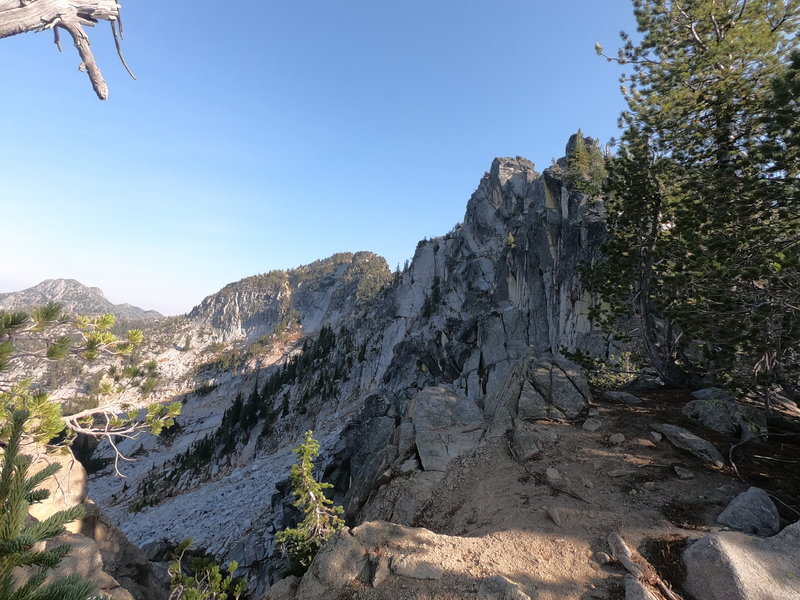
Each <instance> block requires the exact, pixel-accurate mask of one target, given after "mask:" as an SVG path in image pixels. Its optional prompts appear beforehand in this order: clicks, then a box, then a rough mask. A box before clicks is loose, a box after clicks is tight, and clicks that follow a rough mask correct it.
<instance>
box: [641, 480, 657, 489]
mask: <svg viewBox="0 0 800 600" xmlns="http://www.w3.org/2000/svg"><path fill="white" fill-rule="evenodd" d="M642 487H643V488H644V489H646V490H647V491H648V492H652V491H653V490H654V489H656V482H655V481H645V482H644V483H643V484H642Z"/></svg>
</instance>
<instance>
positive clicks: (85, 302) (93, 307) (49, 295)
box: [0, 279, 163, 321]
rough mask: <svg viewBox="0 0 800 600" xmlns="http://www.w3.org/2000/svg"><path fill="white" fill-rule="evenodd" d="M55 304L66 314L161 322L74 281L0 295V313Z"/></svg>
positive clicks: (44, 283)
mask: <svg viewBox="0 0 800 600" xmlns="http://www.w3.org/2000/svg"><path fill="white" fill-rule="evenodd" d="M47 302H58V303H59V304H61V305H62V306H63V307H64V309H65V310H66V311H67V312H71V313H76V314H83V315H93V314H103V313H110V314H112V315H115V316H116V317H117V318H119V319H123V320H126V321H138V320H150V319H161V318H163V315H162V314H161V313H159V312H157V311H155V310H144V309H142V308H139V307H138V306H133V305H131V304H127V303H126V304H114V303H112V302H111V301H109V300H108V299H107V298H106V297H105V294H103V290H101V289H100V288H99V287H89V286H86V285H83V284H82V283H81V282H80V281H78V280H76V279H45V280H44V281H42V282H41V283H38V284H36V285H34V286H33V287H29V288H27V289H24V290H19V291H16V292H8V293H3V294H0V309H3V310H17V309H24V308H28V307H31V306H40V305H42V304H46V303H47Z"/></svg>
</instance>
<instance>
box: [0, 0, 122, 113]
mask: <svg viewBox="0 0 800 600" xmlns="http://www.w3.org/2000/svg"><path fill="white" fill-rule="evenodd" d="M120 8H121V5H120V4H119V2H117V1H116V0H0V39H3V38H7V37H11V36H14V35H19V34H21V33H28V32H40V31H46V30H52V31H53V36H54V41H55V43H56V46H57V47H58V49H59V50H61V45H60V39H59V30H61V29H63V30H64V31H66V32H67V33H69V35H70V36H71V37H72V41H73V43H74V44H75V47H76V48H77V49H78V54H79V55H80V57H81V61H82V62H81V67H80V68H81V70H83V71H86V73H87V75H89V80H90V81H91V83H92V88H94V91H95V93H96V94H97V97H98V98H100V99H101V100H106V99H107V98H108V85H107V84H106V81H105V79H103V74H102V72H101V71H100V67H98V66H97V62H96V61H95V58H94V55H93V54H92V49H91V43H90V41H89V36H88V35H87V34H86V31H85V30H84V27H85V26H89V27H94V26H95V25H96V24H97V23H99V22H100V21H108V22H109V23H110V24H111V31H112V33H113V36H114V43H115V45H116V48H117V53H118V54H119V57H120V60H121V61H122V64H123V66H125V69H126V70H127V71H128V73H129V74H130V75H131V77H133V73H131V70H130V69H129V68H128V65H127V64H126V63H125V59H124V58H123V57H122V51H121V48H120V44H119V38H121V37H122V24H121V21H120ZM117 23H119V24H120V28H119V34H118V33H117V28H116V24H117Z"/></svg>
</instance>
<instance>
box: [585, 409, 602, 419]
mask: <svg viewBox="0 0 800 600" xmlns="http://www.w3.org/2000/svg"><path fill="white" fill-rule="evenodd" d="M586 414H587V415H589V416H590V417H596V416H597V415H599V414H600V411H599V410H597V409H596V408H590V409H589V410H588V411H586Z"/></svg>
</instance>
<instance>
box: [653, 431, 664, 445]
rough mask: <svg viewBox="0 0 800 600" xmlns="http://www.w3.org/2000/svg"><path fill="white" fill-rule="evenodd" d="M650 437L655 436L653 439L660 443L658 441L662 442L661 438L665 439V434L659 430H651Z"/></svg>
mask: <svg viewBox="0 0 800 600" xmlns="http://www.w3.org/2000/svg"><path fill="white" fill-rule="evenodd" d="M650 437H651V438H653V441H654V442H656V443H658V442H660V441H661V440H663V439H664V435H663V434H661V433H658V432H657V431H651V432H650Z"/></svg>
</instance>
